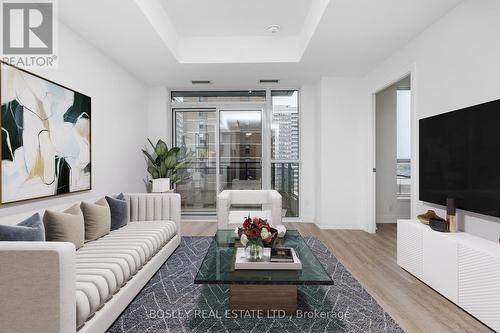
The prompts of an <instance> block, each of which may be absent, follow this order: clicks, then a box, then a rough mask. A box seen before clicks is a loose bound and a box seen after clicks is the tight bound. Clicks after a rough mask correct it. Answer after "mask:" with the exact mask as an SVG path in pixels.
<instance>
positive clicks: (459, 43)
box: [349, 0, 500, 241]
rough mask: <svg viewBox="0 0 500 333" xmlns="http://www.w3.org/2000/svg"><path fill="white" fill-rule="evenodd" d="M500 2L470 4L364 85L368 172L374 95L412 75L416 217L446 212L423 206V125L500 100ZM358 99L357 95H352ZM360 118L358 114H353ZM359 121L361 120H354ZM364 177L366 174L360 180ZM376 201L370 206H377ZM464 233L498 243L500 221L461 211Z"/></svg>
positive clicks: (389, 61)
mask: <svg viewBox="0 0 500 333" xmlns="http://www.w3.org/2000/svg"><path fill="white" fill-rule="evenodd" d="M499 15H500V1H497V0H480V1H477V0H467V1H464V2H463V3H462V4H461V5H459V6H457V7H456V8H455V9H454V10H452V11H451V12H450V13H448V14H447V15H446V16H444V17H443V18H442V19H441V20H440V21H438V22H436V23H435V24H433V25H432V26H430V27H429V28H428V29H427V30H426V31H424V32H423V33H422V34H421V35H419V36H418V37H417V38H416V39H415V40H413V41H412V42H411V43H409V44H408V45H407V46H405V47H404V48H403V49H401V50H400V51H398V52H397V53H396V54H395V55H394V56H392V57H391V58H389V59H387V60H386V61H385V62H384V63H382V64H381V65H380V66H378V67H377V68H376V69H374V70H373V71H372V72H370V73H369V74H368V75H367V76H366V77H365V78H364V79H363V81H364V85H365V87H366V89H367V90H366V91H365V92H364V93H363V99H365V101H366V102H367V103H364V104H368V105H364V107H363V110H362V112H363V113H364V117H366V118H367V119H370V120H369V121H368V122H367V123H366V124H365V125H366V127H365V130H366V131H368V132H369V133H370V135H368V136H367V137H366V138H365V140H366V142H365V144H366V146H367V147H368V148H371V149H369V151H368V152H367V155H368V157H367V159H366V167H365V170H363V172H362V173H365V176H366V175H367V174H366V172H367V171H366V170H368V169H370V168H371V166H372V165H373V164H372V163H373V161H372V158H373V153H374V152H373V144H372V142H371V140H370V137H372V133H373V132H372V131H373V126H372V121H373V109H372V106H371V105H372V94H373V93H375V92H377V91H379V90H381V89H383V88H384V87H386V86H388V85H389V84H391V83H393V82H395V81H398V80H399V79H400V78H402V77H403V76H405V75H407V74H408V73H410V72H411V74H412V91H413V106H414V110H415V114H414V118H413V119H412V130H413V131H412V140H413V148H412V178H413V184H412V199H413V200H412V213H411V214H412V216H413V217H415V216H416V215H417V214H418V213H421V212H425V211H426V210H427V209H429V208H432V209H436V210H437V213H438V214H440V215H441V216H444V214H445V212H444V210H443V207H437V206H431V205H428V204H425V203H423V202H420V201H419V200H418V156H417V151H418V144H417V143H418V133H417V130H418V127H417V123H418V119H421V118H425V117H429V116H432V115H436V114H440V113H444V112H448V111H452V110H455V109H459V108H463V107H466V106H470V105H475V104H479V103H482V102H486V101H491V100H495V99H498V98H500V89H499V87H500V61H499V59H500V43H499V42H498V40H499V37H498V33H499V31H500V20H499V17H500V16H499ZM351 95H354V92H351ZM349 112H351V113H354V114H356V112H357V111H355V110H349ZM354 117H357V115H353V119H355V118H354ZM359 176H360V177H361V176H362V175H361V174H360V175H359ZM370 178H371V177H369V176H367V180H366V185H367V186H368V191H367V193H368V194H369V195H372V194H373V183H372V181H371V179H370ZM372 198H373V197H368V198H367V203H368V204H369V205H370V204H371V205H373V200H372ZM367 214H368V215H367V216H368V219H367V223H368V224H370V222H371V221H373V206H371V207H368V209H367ZM459 224H460V229H461V230H465V231H467V232H470V233H472V234H476V235H478V236H481V237H484V238H487V239H491V240H493V241H498V237H499V236H500V219H497V218H492V217H487V216H481V215H478V214H472V213H466V212H462V211H459Z"/></svg>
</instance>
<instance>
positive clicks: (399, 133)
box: [375, 75, 411, 223]
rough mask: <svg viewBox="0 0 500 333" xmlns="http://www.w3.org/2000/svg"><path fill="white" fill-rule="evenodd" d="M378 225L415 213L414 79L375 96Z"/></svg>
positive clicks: (404, 79)
mask: <svg viewBox="0 0 500 333" xmlns="http://www.w3.org/2000/svg"><path fill="white" fill-rule="evenodd" d="M375 171H376V175H375V184H376V188H375V222H376V223H396V222H397V220H398V219H408V218H410V213H411V77H410V75H408V76H406V77H404V78H403V79H401V80H399V81H398V82H396V83H394V84H392V85H391V86H389V87H387V88H385V89H384V90H382V91H380V92H378V93H377V94H376V95H375Z"/></svg>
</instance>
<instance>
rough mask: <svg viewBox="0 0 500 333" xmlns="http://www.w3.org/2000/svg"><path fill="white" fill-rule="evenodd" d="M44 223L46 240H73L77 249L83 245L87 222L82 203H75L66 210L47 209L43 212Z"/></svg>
mask: <svg viewBox="0 0 500 333" xmlns="http://www.w3.org/2000/svg"><path fill="white" fill-rule="evenodd" d="M43 224H44V226H45V238H46V240H48V241H54V242H71V243H73V244H75V247H76V248H77V249H78V248H80V247H82V246H83V243H84V239H85V238H84V237H85V224H84V220H83V214H82V211H81V210H80V205H78V204H76V205H73V206H71V207H70V208H68V209H66V210H65V211H64V212H56V211H53V210H46V211H45V213H44V214H43Z"/></svg>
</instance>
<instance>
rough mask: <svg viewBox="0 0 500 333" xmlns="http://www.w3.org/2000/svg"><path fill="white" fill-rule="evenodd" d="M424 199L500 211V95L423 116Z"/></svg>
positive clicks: (421, 190)
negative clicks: (445, 111)
mask: <svg viewBox="0 0 500 333" xmlns="http://www.w3.org/2000/svg"><path fill="white" fill-rule="evenodd" d="M419 137H420V140H419V193H420V200H422V201H425V202H430V203H435V204H438V205H445V204H446V198H455V201H456V205H457V208H460V209H463V210H467V211H471V212H475V213H480V214H485V215H490V216H496V217H500V100H496V101H492V102H488V103H484V104H479V105H475V106H471V107H467V108H464V109H461V110H457V111H452V112H448V113H444V114H440V115H437V116H433V117H429V118H425V119H421V120H420V122H419Z"/></svg>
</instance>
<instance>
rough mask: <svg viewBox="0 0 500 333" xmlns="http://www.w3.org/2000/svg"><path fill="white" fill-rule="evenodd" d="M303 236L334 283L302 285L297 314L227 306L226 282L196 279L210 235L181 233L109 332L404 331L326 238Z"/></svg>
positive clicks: (227, 291)
mask: <svg viewBox="0 0 500 333" xmlns="http://www.w3.org/2000/svg"><path fill="white" fill-rule="evenodd" d="M304 239H305V241H306V243H307V244H308V245H309V247H310V248H311V249H312V251H313V252H314V254H315V255H316V256H317V257H318V259H319V261H320V262H321V263H322V264H323V266H324V267H325V269H326V271H327V272H328V273H329V274H331V276H332V278H333V280H334V283H335V285H333V286H301V287H299V296H298V297H299V299H298V308H299V311H298V312H297V314H296V315H294V316H289V315H286V316H285V315H284V314H282V313H250V312H246V313H239V314H238V316H235V315H234V314H233V313H230V312H227V309H228V302H229V288H228V287H227V286H224V285H197V284H193V281H194V278H195V276H196V273H197V271H198V267H199V266H200V264H201V262H202V260H203V258H204V256H205V253H206V251H207V249H208V246H209V244H210V242H211V240H212V238H211V237H182V242H181V245H180V246H179V248H178V249H177V250H176V251H175V252H174V253H173V254H172V256H171V257H170V258H169V259H168V260H167V262H166V263H165V264H164V265H163V266H162V267H161V268H160V270H159V271H158V272H157V273H156V275H155V276H154V277H153V278H152V279H151V280H150V281H149V283H148V284H147V285H146V286H145V287H144V289H143V290H142V291H141V293H140V294H139V295H138V296H137V297H136V298H135V299H134V301H133V302H132V303H131V304H130V305H129V306H128V308H127V309H126V310H125V311H124V312H123V313H122V314H121V316H120V317H119V318H118V319H117V320H116V322H115V323H114V324H113V326H112V327H111V328H110V329H109V331H108V332H109V333H117V332H120V333H125V332H134V333H136V332H151V333H156V332H158V333H160V332H161V333H163V332H176V333H177V332H196V333H198V332H230V333H232V332H242V333H250V332H251V333H254V332H258V333H261V332H273V333H274V332H276V333H283V332H290V333H295V332H309V333H313V332H403V330H402V329H401V328H400V327H399V326H398V325H397V324H396V323H395V322H394V320H393V319H392V318H391V317H390V316H389V315H388V314H387V313H386V312H385V311H384V309H382V307H381V306H380V305H379V304H378V303H377V302H376V301H375V300H374V299H373V298H372V297H371V296H370V294H368V292H367V291H366V290H365V289H364V288H363V287H362V286H361V285H360V284H359V282H358V281H357V280H356V279H355V278H354V277H353V276H352V275H351V273H349V272H348V271H347V270H346V269H345V268H344V266H343V265H342V264H341V263H340V262H339V261H338V260H337V259H336V258H335V257H334V256H333V255H332V254H331V253H330V252H329V251H328V249H327V248H326V247H325V245H324V244H323V243H321V242H320V241H319V240H318V239H317V238H315V237H304ZM263 292H265V289H263ZM256 297H258V295H256Z"/></svg>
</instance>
